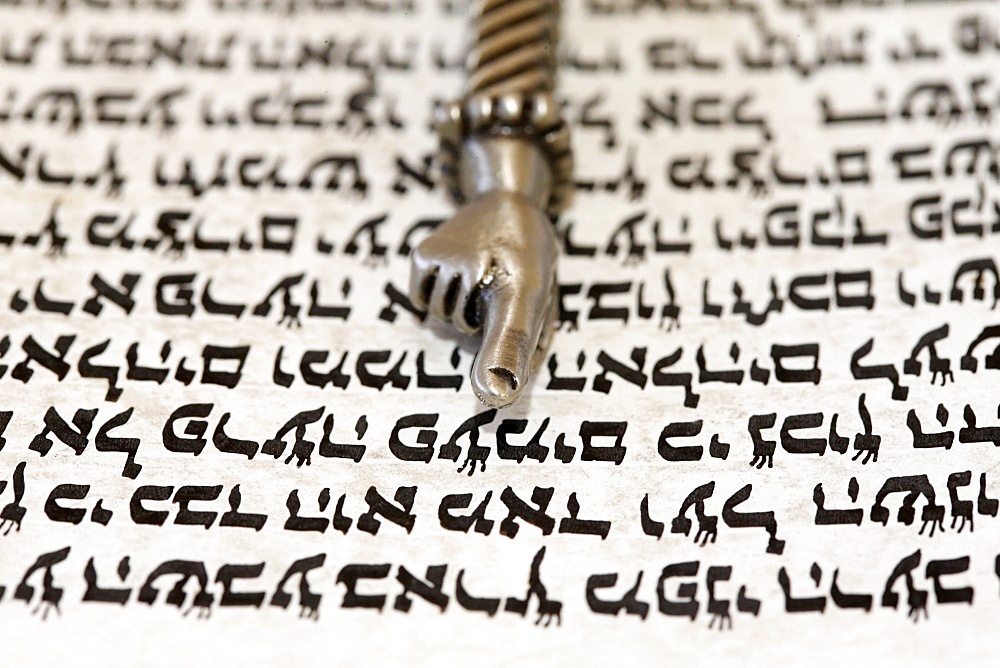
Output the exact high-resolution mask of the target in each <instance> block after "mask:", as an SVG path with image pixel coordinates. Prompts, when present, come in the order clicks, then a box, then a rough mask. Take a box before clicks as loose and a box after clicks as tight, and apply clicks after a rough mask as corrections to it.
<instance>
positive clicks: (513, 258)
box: [410, 190, 559, 408]
mask: <svg viewBox="0 0 1000 668" xmlns="http://www.w3.org/2000/svg"><path fill="white" fill-rule="evenodd" d="M558 253H559V246H558V242H557V240H556V237H555V234H554V232H553V230H552V223H551V222H549V220H548V218H547V217H546V216H545V215H543V214H542V213H541V211H540V210H539V209H538V207H537V206H536V205H534V204H533V203H532V202H530V201H529V200H527V199H526V198H525V197H524V196H523V195H521V194H520V193H516V192H509V191H500V190H494V191H491V192H488V193H485V194H483V195H481V196H479V197H478V198H476V199H474V200H472V201H471V202H469V203H467V204H466V205H465V206H463V207H462V208H461V209H460V210H459V211H458V213H457V214H456V215H455V216H454V217H453V218H452V219H451V220H449V221H447V222H446V223H444V224H443V225H442V226H441V227H439V228H438V229H437V231H436V232H435V233H434V234H433V235H432V236H430V237H428V238H427V239H426V240H425V241H424V243H423V244H421V245H420V246H419V247H418V248H417V249H416V251H414V253H413V260H412V262H413V268H412V271H411V278H410V294H411V296H412V298H413V301H414V302H415V303H416V304H417V305H418V306H419V307H421V308H426V309H427V310H428V312H429V314H430V315H431V316H433V317H435V318H437V319H439V320H443V321H445V322H449V323H451V324H452V325H454V327H455V328H456V329H458V330H459V331H461V332H464V333H468V334H471V333H474V332H478V331H480V330H481V331H482V334H483V338H482V343H481V345H480V349H479V354H478V355H477V356H476V359H475V362H474V363H473V366H472V388H473V390H474V391H475V393H476V396H477V397H479V399H480V400H481V401H482V402H483V403H484V404H486V405H487V406H491V407H496V408H500V407H503V406H507V405H509V404H512V403H514V402H515V401H516V400H517V398H518V397H519V396H520V395H521V392H522V391H523V390H524V384H525V381H526V380H527V378H528V375H529V373H530V371H531V368H532V365H533V361H534V358H535V357H536V351H537V354H539V355H540V354H541V353H542V352H543V351H544V349H545V347H546V345H547V343H548V338H549V334H551V328H552V321H553V320H554V308H555V307H556V303H555V300H554V299H553V295H554V293H555V264H556V259H557V257H558Z"/></svg>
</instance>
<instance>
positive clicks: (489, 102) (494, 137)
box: [410, 0, 573, 408]
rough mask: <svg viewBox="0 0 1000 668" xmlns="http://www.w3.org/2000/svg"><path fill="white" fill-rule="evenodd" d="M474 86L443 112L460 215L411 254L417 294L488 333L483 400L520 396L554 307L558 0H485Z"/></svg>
mask: <svg viewBox="0 0 1000 668" xmlns="http://www.w3.org/2000/svg"><path fill="white" fill-rule="evenodd" d="M477 7H478V9H477V11H475V13H474V14H473V19H472V31H473V44H472V47H471V49H470V52H469V60H468V64H467V69H468V72H469V80H468V89H467V92H466V94H465V96H464V97H463V98H461V99H460V100H457V101H454V102H450V103H447V104H445V105H443V106H441V107H439V108H438V109H437V110H436V117H435V124H436V126H437V131H438V135H439V137H440V140H441V151H440V157H441V171H442V177H443V180H444V184H445V186H446V188H447V190H448V191H449V193H450V194H451V196H452V198H453V199H454V200H455V202H456V203H457V204H458V205H459V206H460V208H459V209H458V212H457V213H456V214H455V215H454V216H453V217H452V218H450V219H449V220H447V221H446V222H445V223H443V224H442V225H440V226H439V227H438V228H437V229H436V230H435V231H434V232H433V233H432V234H431V235H430V236H428V237H427V238H426V239H425V240H424V241H423V242H422V243H421V244H420V245H419V246H418V247H417V248H416V249H415V250H414V251H413V254H412V256H411V270H410V297H411V299H412V301H413V302H414V304H416V305H417V306H418V307H420V308H423V309H427V311H428V313H429V314H430V315H431V316H432V317H433V318H436V319H438V320H441V321H444V322H446V323H449V324H451V325H452V326H453V327H455V328H456V329H458V330H459V331H461V332H463V333H466V334H473V333H478V332H481V333H482V342H481V343H480V348H479V352H478V354H477V355H476V359H475V360H474V361H473V364H472V373H471V381H472V388H473V390H474V392H475V393H476V396H477V397H479V399H480V401H482V402H483V403H484V404H486V405H487V406H491V407H494V408H501V407H503V406H508V405H510V404H512V403H514V402H515V401H517V399H518V397H520V396H521V393H522V392H523V391H524V387H525V384H526V382H527V380H528V377H529V375H530V373H531V370H532V368H533V367H535V366H537V364H538V363H539V362H540V360H541V358H542V357H543V356H544V353H545V349H546V348H547V346H548V342H549V339H550V338H551V334H552V330H553V328H554V322H555V313H556V309H557V308H558V300H557V298H556V294H557V286H556V261H557V259H558V257H559V242H558V240H557V238H556V234H555V229H554V226H553V223H552V219H553V218H554V217H555V216H556V215H557V214H558V213H559V212H560V211H561V210H562V209H563V208H564V207H565V205H566V204H567V201H568V199H569V196H570V194H571V193H572V172H573V157H572V154H571V152H570V141H569V128H568V127H567V125H566V124H565V123H564V122H563V120H562V118H561V115H560V112H559V105H558V103H557V102H556V101H555V99H554V98H553V96H552V90H553V87H554V85H555V70H556V67H555V61H556V54H555V47H556V41H557V31H558V16H559V8H558V0H480V2H478V3H477Z"/></svg>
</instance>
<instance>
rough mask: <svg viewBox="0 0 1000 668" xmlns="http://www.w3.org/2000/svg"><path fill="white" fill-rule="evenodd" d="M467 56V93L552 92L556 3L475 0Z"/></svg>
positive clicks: (525, 0) (540, 0)
mask: <svg viewBox="0 0 1000 668" xmlns="http://www.w3.org/2000/svg"><path fill="white" fill-rule="evenodd" d="M475 17H476V18H475V19H474V22H473V37H474V41H473V44H472V49H471V50H470V52H469V62H468V69H469V73H470V74H469V92H470V93H481V94H485V95H488V96H491V97H493V96H497V95H503V94H504V93H529V94H530V93H536V92H543V91H544V92H551V91H552V89H553V88H554V87H555V72H556V53H555V49H556V42H557V38H558V18H559V5H558V0H479V10H478V12H476V14H475Z"/></svg>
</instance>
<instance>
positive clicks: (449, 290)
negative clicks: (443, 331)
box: [427, 266, 462, 322]
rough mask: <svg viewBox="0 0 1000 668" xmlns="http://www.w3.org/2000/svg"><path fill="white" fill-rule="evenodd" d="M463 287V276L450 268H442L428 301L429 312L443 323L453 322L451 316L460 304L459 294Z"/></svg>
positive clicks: (438, 272) (439, 270)
mask: <svg viewBox="0 0 1000 668" xmlns="http://www.w3.org/2000/svg"><path fill="white" fill-rule="evenodd" d="M461 287H462V276H461V275H460V274H458V273H455V272H454V271H449V268H448V267H446V266H445V267H440V268H439V269H438V271H437V278H436V280H435V281H434V286H433V289H432V290H431V292H430V295H429V298H428V301H427V311H428V312H429V313H430V314H431V315H432V316H434V317H435V318H437V319H438V320H441V321H443V322H451V315H452V313H454V312H455V305H456V304H457V303H458V293H459V290H461Z"/></svg>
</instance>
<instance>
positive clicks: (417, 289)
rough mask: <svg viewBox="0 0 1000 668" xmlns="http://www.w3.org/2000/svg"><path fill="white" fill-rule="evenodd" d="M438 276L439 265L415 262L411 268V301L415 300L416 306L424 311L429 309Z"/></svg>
mask: <svg viewBox="0 0 1000 668" xmlns="http://www.w3.org/2000/svg"><path fill="white" fill-rule="evenodd" d="M437 276H438V267H437V265H421V264H417V263H416V262H414V263H413V265H412V267H411V268H410V301H412V302H413V305H414V306H416V307H417V308H419V309H421V310H424V311H426V310H427V306H428V304H429V303H430V299H431V293H432V292H433V291H434V284H435V283H436V282H437Z"/></svg>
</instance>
